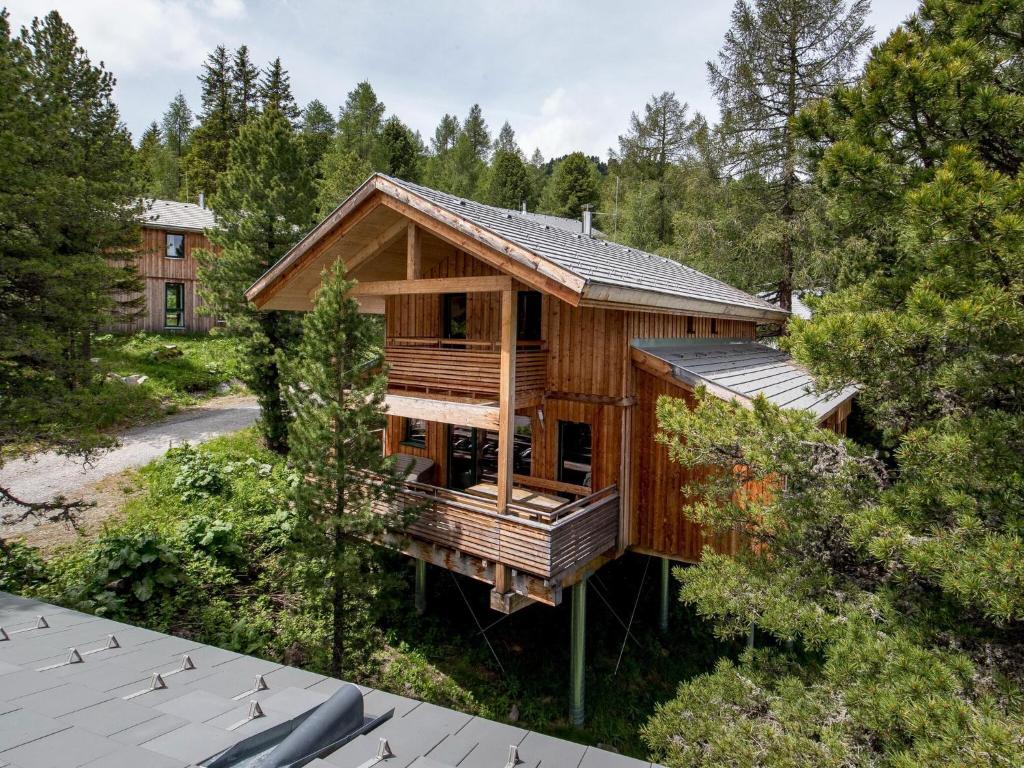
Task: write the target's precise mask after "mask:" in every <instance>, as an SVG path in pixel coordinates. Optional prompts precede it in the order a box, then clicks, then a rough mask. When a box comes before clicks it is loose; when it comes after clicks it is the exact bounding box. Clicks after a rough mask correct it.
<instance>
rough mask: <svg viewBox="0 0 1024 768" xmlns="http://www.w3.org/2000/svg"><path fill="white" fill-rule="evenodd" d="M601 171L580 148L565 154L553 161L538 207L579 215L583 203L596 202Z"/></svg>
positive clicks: (557, 213)
mask: <svg viewBox="0 0 1024 768" xmlns="http://www.w3.org/2000/svg"><path fill="white" fill-rule="evenodd" d="M599 190H600V175H599V174H598V171H597V166H596V165H595V164H594V161H593V160H591V159H590V158H588V157H587V156H586V155H584V154H583V153H582V152H573V153H572V154H570V155H566V156H565V157H564V158H562V159H561V160H559V161H558V162H557V163H556V164H555V169H554V171H553V172H552V174H551V179H550V180H549V181H548V183H547V186H546V187H545V189H544V197H543V198H542V199H541V209H542V210H543V211H544V212H545V213H552V214H554V215H555V216H567V217H569V218H570V219H579V218H580V217H581V216H582V215H583V209H584V206H587V205H589V206H591V207H593V206H594V205H596V204H597V201H598V197H599Z"/></svg>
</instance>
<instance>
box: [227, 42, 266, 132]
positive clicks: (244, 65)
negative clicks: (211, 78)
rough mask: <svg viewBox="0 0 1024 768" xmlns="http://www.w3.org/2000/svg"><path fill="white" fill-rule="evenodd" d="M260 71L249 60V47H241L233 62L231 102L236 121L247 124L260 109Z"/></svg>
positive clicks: (236, 52)
mask: <svg viewBox="0 0 1024 768" xmlns="http://www.w3.org/2000/svg"><path fill="white" fill-rule="evenodd" d="M259 77H260V70H259V67H257V66H256V65H255V64H253V63H252V59H250V58H249V47H248V46H246V45H241V46H239V47H238V50H236V51H235V56H234V59H232V61H231V102H232V109H233V111H234V117H235V120H236V121H237V122H238V124H239V125H242V124H244V123H247V122H248V121H249V120H250V119H251V118H252V117H253V116H254V115H255V114H256V113H257V112H258V111H259V108H260V93H259Z"/></svg>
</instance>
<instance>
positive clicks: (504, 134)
mask: <svg viewBox="0 0 1024 768" xmlns="http://www.w3.org/2000/svg"><path fill="white" fill-rule="evenodd" d="M494 151H495V153H497V152H511V153H513V154H515V155H518V156H519V159H520V160H525V156H524V155H523V150H521V149H520V148H519V144H517V143H516V132H515V131H514V130H513V129H512V125H511V123H509V121H508V120H506V121H505V122H504V123H502V125H501V130H500V131H498V138H496V139H495V140H494Z"/></svg>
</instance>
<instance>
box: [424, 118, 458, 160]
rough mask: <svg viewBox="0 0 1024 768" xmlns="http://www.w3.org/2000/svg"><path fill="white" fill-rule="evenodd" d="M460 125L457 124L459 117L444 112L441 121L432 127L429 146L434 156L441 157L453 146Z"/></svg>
mask: <svg viewBox="0 0 1024 768" xmlns="http://www.w3.org/2000/svg"><path fill="white" fill-rule="evenodd" d="M461 131H462V126H460V125H459V118H457V117H456V116H455V115H449V114H445V115H444V117H442V118H441V122H440V123H438V124H437V128H436V129H434V135H433V137H432V138H431V139H430V146H431V149H432V150H433V153H434V156H435V157H442V156H444V155H446V154H447V153H448V152H450V151H451V150H452V149H454V148H455V140H456V139H457V138H458V137H459V133H460V132H461Z"/></svg>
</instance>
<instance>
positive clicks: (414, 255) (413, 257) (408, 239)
mask: <svg viewBox="0 0 1024 768" xmlns="http://www.w3.org/2000/svg"><path fill="white" fill-rule="evenodd" d="M406 233H407V234H406V236H405V279H406V280H419V278H420V264H421V261H422V255H423V248H422V238H421V237H420V228H419V227H417V226H416V225H415V224H413V223H412V222H411V221H410V222H409V227H408V229H406Z"/></svg>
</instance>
